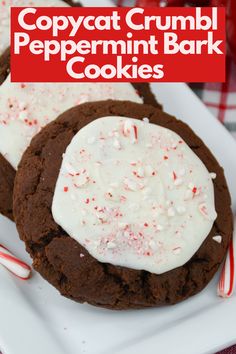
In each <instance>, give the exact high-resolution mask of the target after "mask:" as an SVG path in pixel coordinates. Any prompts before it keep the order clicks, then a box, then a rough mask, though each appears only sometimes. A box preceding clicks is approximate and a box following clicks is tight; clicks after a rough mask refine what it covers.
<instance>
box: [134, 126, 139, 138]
mask: <svg viewBox="0 0 236 354" xmlns="http://www.w3.org/2000/svg"><path fill="white" fill-rule="evenodd" d="M133 129H134V138H135V140H136V141H138V128H137V127H136V125H133Z"/></svg>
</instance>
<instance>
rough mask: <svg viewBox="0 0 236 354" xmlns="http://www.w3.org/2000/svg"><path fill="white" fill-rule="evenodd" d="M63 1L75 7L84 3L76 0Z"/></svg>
mask: <svg viewBox="0 0 236 354" xmlns="http://www.w3.org/2000/svg"><path fill="white" fill-rule="evenodd" d="M63 1H64V2H66V3H67V4H68V5H70V6H73V7H82V4H81V3H80V2H78V1H75V0H63Z"/></svg>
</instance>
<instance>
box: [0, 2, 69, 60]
mask: <svg viewBox="0 0 236 354" xmlns="http://www.w3.org/2000/svg"><path fill="white" fill-rule="evenodd" d="M27 6H28V7H30V6H38V7H44V6H45V7H67V6H68V5H67V4H66V3H65V2H63V1H61V0H0V55H1V54H2V53H3V52H4V51H5V50H6V49H7V48H8V47H9V46H10V8H11V7H27Z"/></svg>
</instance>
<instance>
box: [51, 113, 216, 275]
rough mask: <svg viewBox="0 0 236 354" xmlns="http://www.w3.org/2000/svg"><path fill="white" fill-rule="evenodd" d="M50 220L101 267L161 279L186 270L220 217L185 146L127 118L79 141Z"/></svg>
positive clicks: (109, 121) (90, 128) (98, 125)
mask: <svg viewBox="0 0 236 354" xmlns="http://www.w3.org/2000/svg"><path fill="white" fill-rule="evenodd" d="M52 213H53V217H54V220H55V221H56V222H57V224H59V225H60V226H61V227H62V228H63V229H64V230H65V231H66V232H67V233H68V234H69V235H70V236H71V237H72V238H74V239H75V240H76V241H78V242H79V243H80V244H81V245H82V246H83V247H85V249H86V250H87V251H88V252H89V253H90V254H91V255H92V256H93V257H94V258H96V259H97V260H98V261H100V262H107V263H110V264H113V265H118V266H124V267H128V268H132V269H143V270H146V271H149V272H151V273H155V274H161V273H164V272H167V271H170V270H172V269H174V268H176V267H179V266H182V265H183V264H185V263H186V262H187V261H188V260H189V259H190V258H191V257H192V256H193V255H194V253H195V252H196V251H197V250H198V248H199V247H200V246H201V244H202V243H203V241H204V240H205V239H206V237H207V236H208V234H209V232H210V230H211V228H212V225H213V223H214V220H215V219H216V216H217V215H216V212H215V206H214V188H213V183H212V177H211V175H210V173H209V172H208V171H207V169H206V167H205V166H204V164H203V163H202V161H201V160H200V159H199V158H198V157H197V155H196V154H195V153H194V152H193V151H192V150H191V149H190V148H189V147H188V145H187V144H186V143H185V142H184V141H183V139H182V138H181V137H180V136H179V135H177V134H176V133H174V132H173V131H171V130H169V129H166V128H163V127H161V126H158V125H154V124H150V123H148V120H147V119H144V121H139V120H136V119H132V118H124V117H104V118H100V119H97V120H95V121H93V122H92V123H90V124H88V125H87V126H85V127H84V128H82V129H81V130H80V131H79V132H78V133H77V134H76V135H75V137H74V138H73V139H72V141H71V143H70V145H69V146H68V147H67V149H66V152H65V154H64V156H63V162H62V166H61V170H60V173H59V176H58V180H57V184H56V188H55V193H54V198H53V204H52Z"/></svg>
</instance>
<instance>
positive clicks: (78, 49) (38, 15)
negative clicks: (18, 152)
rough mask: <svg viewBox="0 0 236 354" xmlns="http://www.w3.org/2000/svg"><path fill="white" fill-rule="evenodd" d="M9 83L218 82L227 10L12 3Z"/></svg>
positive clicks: (222, 67) (222, 64) (221, 76)
mask: <svg viewBox="0 0 236 354" xmlns="http://www.w3.org/2000/svg"><path fill="white" fill-rule="evenodd" d="M11 79H12V81H14V82H20V81H24V82H69V81H71V82H73V81H81V82H92V81H97V82H98V81H100V82H109V81H113V82H114V81H117V82H122V81H123V82H124V81H128V82H130V81H134V82H138V81H139V82H145V81H146V82H154V81H163V82H164V81H165V82H171V81H173V82H204V81H205V82H223V81H224V80H225V9H224V8H190V7H189V8H145V9H144V8H137V7H136V8H88V7H84V8H42V7H41V8H12V10H11Z"/></svg>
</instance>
